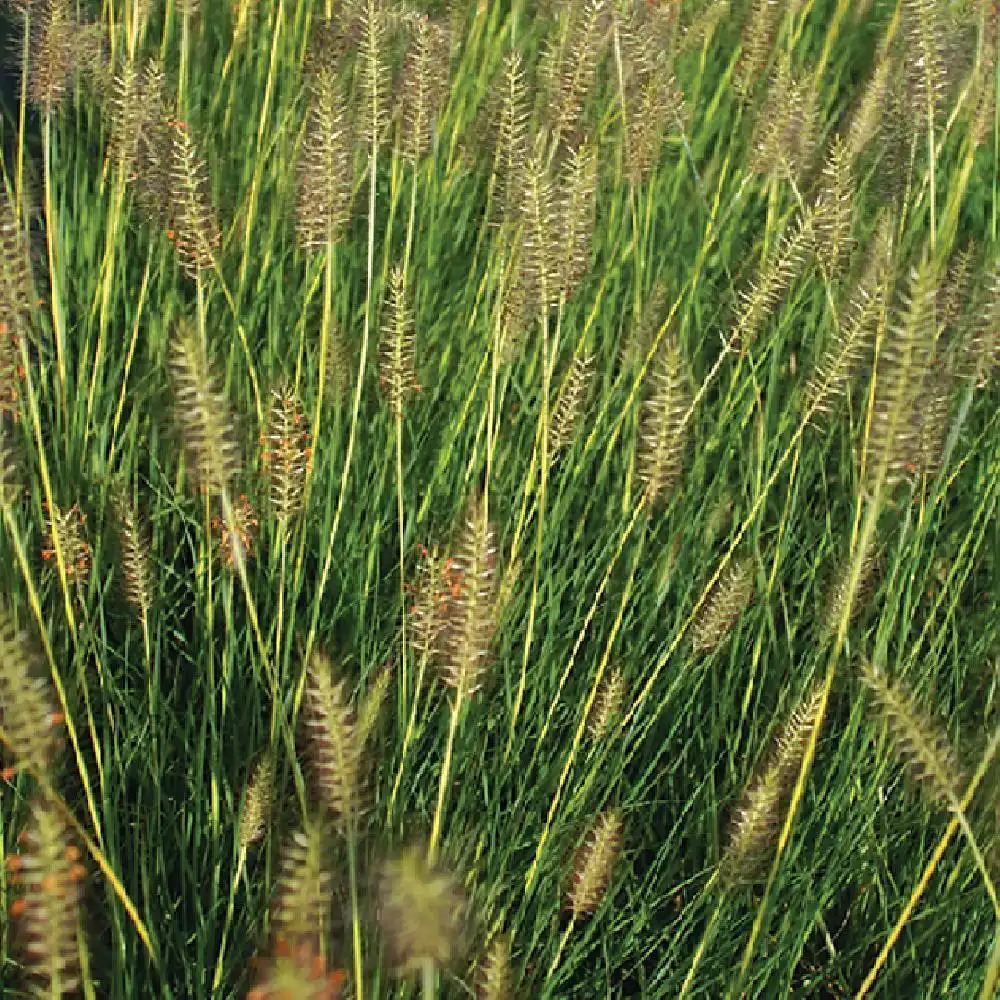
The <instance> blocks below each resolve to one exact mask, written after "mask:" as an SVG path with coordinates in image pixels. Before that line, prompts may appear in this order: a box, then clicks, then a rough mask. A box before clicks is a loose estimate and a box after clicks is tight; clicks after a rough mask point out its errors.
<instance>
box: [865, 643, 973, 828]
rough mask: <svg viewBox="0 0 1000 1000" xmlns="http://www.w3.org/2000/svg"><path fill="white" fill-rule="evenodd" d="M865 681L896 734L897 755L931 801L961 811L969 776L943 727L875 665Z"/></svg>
mask: <svg viewBox="0 0 1000 1000" xmlns="http://www.w3.org/2000/svg"><path fill="white" fill-rule="evenodd" d="M861 676H862V679H863V680H864V682H865V684H866V685H867V686H868V687H869V688H870V689H871V691H872V693H873V694H874V696H875V700H876V703H877V705H878V708H879V710H880V712H881V714H882V716H883V717H884V718H885V721H886V722H887V723H888V725H889V728H890V730H891V732H892V739H893V743H894V744H895V747H896V752H897V754H898V755H899V757H900V758H901V759H902V760H903V762H904V764H906V766H907V767H908V769H909V771H910V773H911V774H912V775H913V777H914V778H915V779H916V780H917V781H920V782H922V783H923V787H924V789H925V790H926V791H927V792H928V793H929V795H930V798H931V801H933V802H934V803H936V804H938V805H942V806H945V807H947V808H950V809H953V810H955V811H956V812H957V811H960V803H959V800H960V798H961V795H962V791H963V789H964V785H965V776H964V774H963V773H962V769H961V767H960V766H959V764H958V755H957V754H956V752H955V748H954V747H953V746H952V745H951V742H950V741H949V739H948V737H947V735H946V734H945V732H944V730H943V728H942V726H941V725H940V724H939V723H938V722H937V721H936V720H934V719H932V718H931V717H930V716H929V715H928V714H927V713H926V712H924V711H923V709H921V708H920V706H919V705H918V704H917V702H916V701H915V699H914V698H913V696H912V695H911V694H910V693H909V692H908V691H907V690H906V689H905V688H904V687H903V686H902V685H901V684H898V683H895V684H894V683H892V682H891V681H889V680H888V678H887V677H886V676H885V673H884V672H883V671H882V670H881V669H880V668H878V667H876V666H875V665H874V664H872V663H865V664H864V666H863V669H862V675H861Z"/></svg>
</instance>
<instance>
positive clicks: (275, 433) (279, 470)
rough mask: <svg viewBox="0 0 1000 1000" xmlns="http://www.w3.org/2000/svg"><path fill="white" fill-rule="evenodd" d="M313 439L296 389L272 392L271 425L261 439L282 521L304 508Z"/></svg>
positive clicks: (271, 491)
mask: <svg viewBox="0 0 1000 1000" xmlns="http://www.w3.org/2000/svg"><path fill="white" fill-rule="evenodd" d="M309 440H310V438H309V426H308V424H307V422H306V416H305V413H304V412H303V410H302V403H301V402H300V401H299V398H298V396H296V395H295V391H294V389H293V388H292V387H291V386H290V385H280V386H278V387H277V388H276V389H274V390H272V394H271V408H270V410H269V412H268V417H267V426H266V427H265V429H264V433H263V435H262V436H261V445H262V449H261V461H262V463H263V465H264V468H265V470H266V472H267V478H268V484H269V487H270V488H269V496H270V501H271V509H272V510H273V511H274V516H275V517H276V518H277V519H278V520H279V521H284V522H287V521H290V520H291V519H292V518H293V517H295V516H296V515H297V514H298V513H299V512H300V511H301V509H302V491H303V489H304V486H305V476H306V468H307V466H308V464H309V457H310V447H309Z"/></svg>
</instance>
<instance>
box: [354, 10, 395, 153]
mask: <svg viewBox="0 0 1000 1000" xmlns="http://www.w3.org/2000/svg"><path fill="white" fill-rule="evenodd" d="M359 25H360V38H359V40H358V54H357V60H356V62H355V67H354V73H355V79H356V81H357V86H358V89H359V92H360V94H361V98H362V99H361V104H360V108H359V110H358V126H357V134H356V138H357V142H358V145H359V146H360V147H361V149H362V150H363V151H364V152H365V153H369V152H370V151H371V149H372V145H373V144H379V143H381V142H383V141H384V139H385V134H386V126H387V125H388V124H389V99H390V96H391V95H390V75H389V64H388V24H387V17H386V11H385V8H384V7H383V5H382V2H381V0H364V3H363V4H362V6H361V10H360V12H359Z"/></svg>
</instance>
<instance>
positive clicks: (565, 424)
mask: <svg viewBox="0 0 1000 1000" xmlns="http://www.w3.org/2000/svg"><path fill="white" fill-rule="evenodd" d="M593 381H594V357H593V355H591V354H579V355H576V356H575V357H574V358H573V362H572V364H571V365H570V368H569V372H568V373H567V374H566V378H565V379H564V380H563V384H562V388H561V389H560V390H559V395H558V396H557V397H556V403H555V406H554V407H553V408H552V422H551V424H550V425H549V445H548V452H549V458H550V459H551V460H555V459H556V458H558V456H559V454H560V453H561V452H562V451H564V450H565V449H566V448H567V447H568V445H569V443H570V441H571V440H572V439H573V435H574V434H575V433H576V429H577V427H578V426H579V423H580V418H581V417H582V415H583V409H584V407H585V405H586V402H587V396H588V395H589V393H590V389H591V385H592V384H593Z"/></svg>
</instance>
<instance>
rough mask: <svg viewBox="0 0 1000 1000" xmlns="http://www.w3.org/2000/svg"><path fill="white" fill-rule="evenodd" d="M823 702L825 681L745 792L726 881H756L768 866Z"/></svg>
mask: <svg viewBox="0 0 1000 1000" xmlns="http://www.w3.org/2000/svg"><path fill="white" fill-rule="evenodd" d="M822 703H823V685H822V684H816V685H814V686H813V687H812V688H811V689H810V690H809V691H808V692H807V693H806V695H805V697H804V698H803V699H802V701H800V702H799V704H798V705H797V707H796V708H795V710H794V711H793V712H792V715H791V717H790V718H789V719H788V721H787V722H786V723H785V724H784V726H783V727H782V728H781V730H780V731H779V732H778V735H777V737H776V738H775V742H774V747H773V749H772V751H771V755H770V757H769V759H768V760H767V762H766V763H765V765H764V766H763V767H762V768H761V769H760V771H759V772H758V774H757V776H756V777H755V778H754V779H753V780H752V781H751V782H750V784H749V785H748V787H747V789H746V791H745V792H744V795H743V799H742V801H741V802H740V804H739V805H738V806H737V807H736V809H735V811H734V813H733V815H732V817H731V819H730V825H729V838H728V843H727V846H726V849H725V853H724V854H723V856H722V860H721V861H720V863H719V874H720V877H721V880H722V884H723V885H724V886H726V887H728V888H732V887H734V886H738V885H750V884H753V883H754V882H756V881H757V880H758V879H759V878H760V877H761V875H762V874H763V873H764V872H765V871H766V867H767V864H768V862H769V861H770V858H771V855H772V852H773V849H774V843H775V841H776V840H777V837H778V832H779V829H780V824H781V822H782V820H783V819H784V812H785V809H786V807H787V804H788V797H789V795H790V793H791V790H792V788H793V787H794V785H795V782H796V780H797V778H798V774H799V769H800V768H801V766H802V759H803V757H804V755H805V751H806V747H807V745H808V743H809V740H810V738H811V736H812V732H813V729H814V728H815V727H816V723H817V720H818V718H819V710H820V706H821V705H822Z"/></svg>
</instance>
